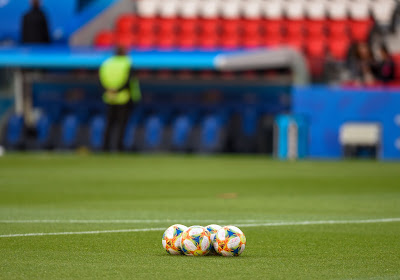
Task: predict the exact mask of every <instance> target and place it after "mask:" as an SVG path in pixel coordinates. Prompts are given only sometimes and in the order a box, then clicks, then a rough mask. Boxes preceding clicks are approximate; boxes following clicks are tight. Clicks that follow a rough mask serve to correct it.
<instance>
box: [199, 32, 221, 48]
mask: <svg viewBox="0 0 400 280" xmlns="http://www.w3.org/2000/svg"><path fill="white" fill-rule="evenodd" d="M199 46H200V47H201V48H203V49H210V50H212V49H216V48H217V47H219V46H220V36H219V34H217V33H210V34H207V35H205V34H203V35H202V36H201V38H200V40H199Z"/></svg>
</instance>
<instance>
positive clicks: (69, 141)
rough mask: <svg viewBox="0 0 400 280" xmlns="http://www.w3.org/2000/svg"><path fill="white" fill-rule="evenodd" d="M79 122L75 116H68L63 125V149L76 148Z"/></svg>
mask: <svg viewBox="0 0 400 280" xmlns="http://www.w3.org/2000/svg"><path fill="white" fill-rule="evenodd" d="M78 132H79V121H78V118H77V117H76V116H75V115H68V116H66V117H65V119H64V120H63V122H62V124H61V143H60V144H61V147H62V148H75V147H76V145H77V141H78Z"/></svg>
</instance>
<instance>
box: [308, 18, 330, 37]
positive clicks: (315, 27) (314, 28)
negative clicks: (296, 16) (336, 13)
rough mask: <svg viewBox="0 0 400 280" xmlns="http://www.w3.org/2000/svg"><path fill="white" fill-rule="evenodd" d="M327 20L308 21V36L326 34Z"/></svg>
mask: <svg viewBox="0 0 400 280" xmlns="http://www.w3.org/2000/svg"><path fill="white" fill-rule="evenodd" d="M325 29H326V22H325V20H310V21H307V22H306V31H307V35H308V36H323V35H324V34H325Z"/></svg>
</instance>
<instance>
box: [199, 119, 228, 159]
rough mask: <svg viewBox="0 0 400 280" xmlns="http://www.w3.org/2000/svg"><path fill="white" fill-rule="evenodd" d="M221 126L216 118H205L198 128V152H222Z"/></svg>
mask: <svg viewBox="0 0 400 280" xmlns="http://www.w3.org/2000/svg"><path fill="white" fill-rule="evenodd" d="M222 143H223V135H222V126H221V124H220V121H219V120H218V117H217V116H208V117H206V118H205V119H204V120H203V122H202V124H201V127H200V143H199V147H198V149H199V151H200V152H218V151H221V150H222V146H223V145H222Z"/></svg>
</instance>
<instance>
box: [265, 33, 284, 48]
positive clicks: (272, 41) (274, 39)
mask: <svg viewBox="0 0 400 280" xmlns="http://www.w3.org/2000/svg"><path fill="white" fill-rule="evenodd" d="M283 43H284V39H283V36H282V35H281V34H276V35H274V36H268V35H266V36H265V37H264V39H263V45H264V46H270V47H274V46H279V45H282V44H283Z"/></svg>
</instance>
